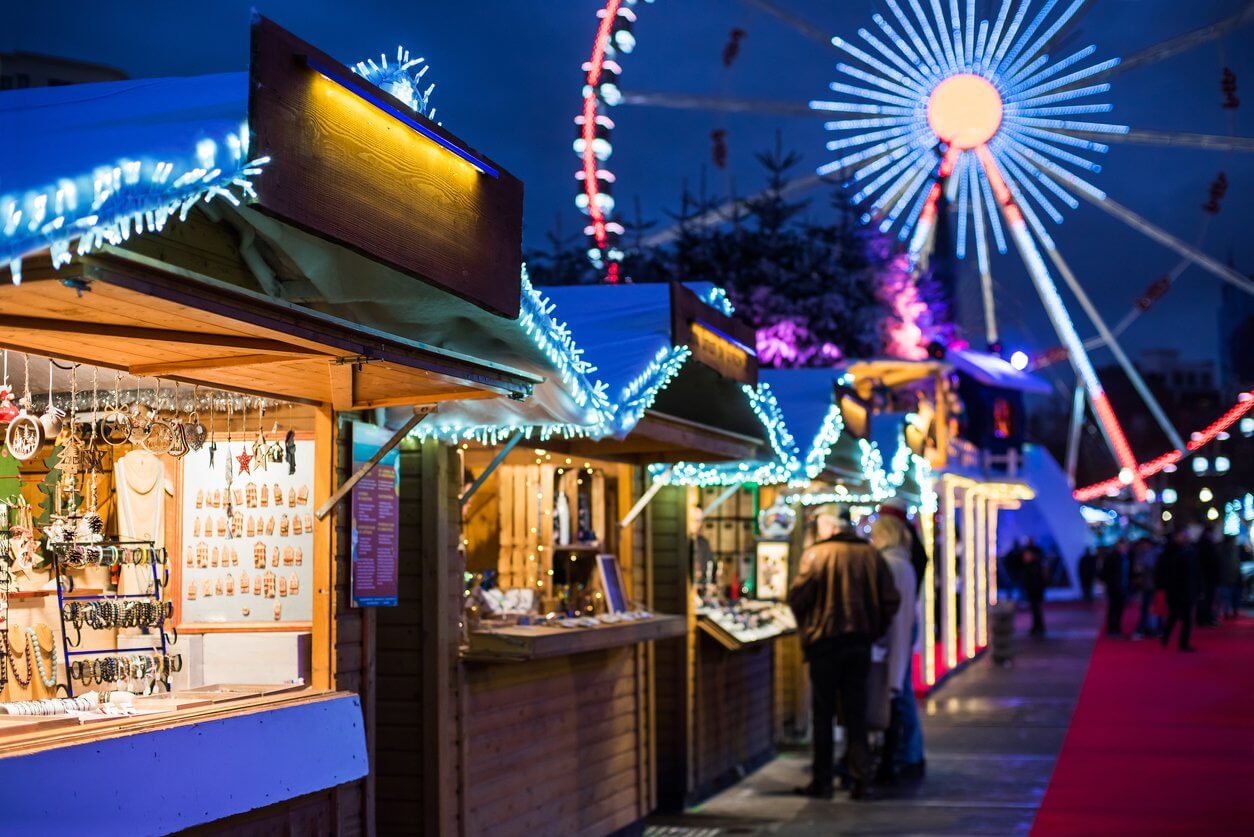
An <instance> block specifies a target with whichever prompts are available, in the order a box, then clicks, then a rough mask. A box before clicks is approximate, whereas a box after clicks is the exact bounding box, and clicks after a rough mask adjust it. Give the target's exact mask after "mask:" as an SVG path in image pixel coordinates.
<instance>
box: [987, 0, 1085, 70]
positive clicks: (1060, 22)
mask: <svg viewBox="0 0 1254 837" xmlns="http://www.w3.org/2000/svg"><path fill="white" fill-rule="evenodd" d="M1084 3H1085V0H1074V2H1073V3H1072V4H1071V5H1070V6H1068V7H1067V8H1066V10H1065V11H1064V12H1063V13H1062V14H1061V15H1059V16H1058V18H1057V19H1056V20H1055V21H1054V22H1053V23H1052V24H1050V26H1049V28H1048V29H1046V30H1045V31H1044V32H1042V33H1041V36H1040V37H1039V38H1037V39H1036V40H1035V41H1034V42H1033V43H1032V45H1031V46H1030V47H1028V48H1027V49H1025V50H1024V51H1023V52H1022V53H1021V54H1020V55H1019V60H1018V61H1016V62H1014V63H1013V64H1011V65H1010V69H1009V70H1007V71H1006V74H1007V75H1008V76H1011V77H1014V76H1015V75H1016V74H1017V73H1019V72H1020V71H1021V70H1022V69H1023V66H1024V65H1025V64H1027V63H1028V62H1029V61H1030V60H1032V58H1033V56H1035V55H1036V54H1037V53H1039V52H1040V51H1041V50H1042V49H1044V48H1045V47H1046V46H1047V45H1048V44H1049V42H1050V41H1051V40H1053V37H1054V36H1055V35H1057V34H1058V32H1059V30H1061V29H1062V28H1063V27H1064V26H1066V25H1067V23H1068V22H1069V21H1070V20H1071V18H1073V17H1074V16H1075V13H1076V12H1078V11H1080V7H1081V6H1083V5H1084ZM1048 8H1049V7H1047V8H1046V10H1043V11H1042V17H1044V14H1045V11H1047V10H1048Z"/></svg>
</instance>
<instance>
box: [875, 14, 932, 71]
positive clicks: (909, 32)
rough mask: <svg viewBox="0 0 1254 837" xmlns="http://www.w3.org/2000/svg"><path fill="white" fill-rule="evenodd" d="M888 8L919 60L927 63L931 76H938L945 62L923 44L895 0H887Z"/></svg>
mask: <svg viewBox="0 0 1254 837" xmlns="http://www.w3.org/2000/svg"><path fill="white" fill-rule="evenodd" d="M888 8H889V10H890V11H891V12H892V13H893V17H895V18H897V22H898V23H900V24H901V28H902V31H904V32H905V33H906V37H908V38H909V39H910V42H911V43H912V44H914V49H915V51H916V52H918V54H919V58H920V60H921V61H926V62H927V64H928V69H929V70H931V72H932V74H933V75H939V74H940V72H941V68H942V66H943V65H944V63H945V62H944V61H943V60H940V58H939V56H937V55H935V54H934V53H933V52H932V51H931V50H930V49H928V48H927V46H926V45H925V44H924V43H923V38H922V37H921V36H920V35H919V32H918V30H917V29H915V28H914V24H913V23H911V22H910V18H908V17H906V13H905V12H904V11H902V10H901V6H899V5H897V0H888ZM902 52H905V50H902ZM907 56H908V53H907Z"/></svg>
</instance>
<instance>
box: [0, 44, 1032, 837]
mask: <svg viewBox="0 0 1254 837" xmlns="http://www.w3.org/2000/svg"><path fill="white" fill-rule="evenodd" d="M252 37H253V44H252V64H251V67H250V70H249V72H248V73H244V74H226V75H221V76H210V77H201V78H194V79H167V80H158V81H153V82H144V83H136V82H117V83H113V84H110V85H106V86H105V87H107V88H108V89H107V90H101V89H85V88H58V89H47V90H39V91H22V92H19V93H5V94H0V95H3V96H5V97H8V101H7V104H9V105H10V110H11V112H13V113H15V114H17V115H18V118H20V119H24V120H26V121H25V122H23V130H22V131H20V132H19V134H20V141H19V142H18V144H17V145H16V146H15V148H14V152H13V156H12V157H10V156H9V155H8V152H7V151H6V157H5V158H4V159H3V160H0V166H3V172H2V173H3V175H4V177H5V179H4V182H5V183H6V184H8V185H6V189H11V190H12V191H11V192H9V193H6V195H4V196H0V212H2V213H3V214H2V215H0V221H2V222H3V224H0V229H2V231H3V235H0V262H2V263H4V264H6V265H7V266H8V267H7V274H8V278H9V279H11V280H12V281H11V283H9V284H7V285H4V286H3V287H0V347H3V349H4V350H5V364H6V365H5V370H4V373H5V380H4V384H5V386H6V387H8V388H9V389H8V392H7V394H3V395H0V422H3V423H4V425H5V434H6V439H5V449H4V451H3V453H2V454H0V509H3V513H4V515H5V516H6V518H7V519H6V520H5V521H3V522H4V523H5V524H6V526H5V528H6V537H5V540H4V543H3V544H0V546H2V547H3V550H2V551H3V553H4V554H5V556H6V566H7V569H8V570H9V577H8V578H7V579H6V583H5V585H4V587H3V594H4V595H3V597H2V599H3V606H4V609H3V612H2V613H0V618H3V622H4V625H3V627H4V628H5V630H4V631H2V632H0V634H2V635H3V638H4V641H5V643H6V647H5V648H4V649H3V658H2V659H0V663H2V664H3V665H0V672H2V673H4V675H5V682H4V683H3V689H4V691H3V692H0V709H3V710H4V711H3V712H2V713H0V772H5V771H8V772H11V773H12V774H13V775H17V774H19V773H20V774H23V775H26V774H27V773H28V772H29V771H31V770H44V769H45V768H49V767H51V766H52V765H54V764H60V763H61V762H62V760H64V759H73V760H77V761H82V760H84V759H86V760H88V761H91V760H92V759H97V760H99V759H103V760H104V762H102V764H103V763H106V762H107V764H108V769H109V770H118V769H125V765H126V764H128V763H132V762H134V763H136V764H138V763H140V762H143V763H144V764H145V765H147V766H146V767H145V768H144V769H145V770H151V768H152V764H153V763H154V759H155V760H156V763H157V764H159V765H160V771H159V772H161V773H163V774H168V775H181V774H187V773H188V772H189V771H194V770H196V767H195V765H197V764H200V763H203V762H204V761H205V760H206V759H208V760H211V762H212V763H213V764H215V765H219V766H220V767H221V769H220V775H221V776H223V777H238V778H242V779H245V780H246V783H247V784H248V792H247V793H236V792H232V793H226V792H223V793H215V792H213V790H212V789H207V788H204V787H198V786H195V785H194V783H183V784H181V785H179V788H181V792H182V791H185V792H186V794H188V795H189V796H188V799H189V800H190V798H191V797H190V795H193V794H203V793H208V794H209V797H210V798H212V799H213V803H212V804H210V805H191V804H190V803H189V804H182V803H180V802H178V801H177V800H175V804H172V805H169V806H163V808H162V810H161V811H160V812H158V813H157V814H155V815H154V816H155V817H156V818H155V819H154V820H153V821H152V822H150V823H146V824H145V828H146V829H147V830H151V831H153V832H166V831H173V830H176V829H180V828H186V827H190V826H195V825H203V824H206V823H214V824H215V826H218V825H220V826H222V827H227V826H231V827H234V826H242V825H244V824H246V823H248V822H260V821H261V820H262V819H263V818H265V819H266V821H270V820H273V819H275V818H277V819H280V820H285V821H287V822H297V821H300V822H317V823H320V824H322V825H324V826H325V829H324V830H327V831H331V830H336V829H345V830H351V829H354V828H363V829H365V830H369V829H371V828H374V827H376V826H377V827H378V828H379V829H381V830H385V831H390V830H415V829H420V830H425V831H427V832H428V833H480V832H482V831H484V830H486V829H489V828H491V829H494V830H496V831H500V832H506V831H514V832H517V833H524V832H536V831H558V832H561V833H569V834H578V833H586V834H600V833H607V832H612V831H615V830H618V829H621V828H626V827H629V826H631V825H632V824H633V823H636V822H638V821H639V820H640V819H642V818H643V817H644V816H646V815H647V814H649V813H650V812H652V811H653V810H656V809H657V808H658V807H659V806H663V807H665V806H677V805H683V804H686V803H689V802H692V801H693V800H695V799H699V798H700V797H701V796H703V795H705V794H708V793H709V792H711V791H712V790H714V789H716V788H717V787H719V786H720V785H721V784H723V783H725V782H726V781H728V780H729V779H731V778H732V777H735V776H737V775H740V774H741V773H742V772H743V771H744V770H746V769H752V767H753V766H755V765H756V764H759V763H761V762H762V761H763V760H764V759H765V758H767V757H768V756H769V755H770V754H771V753H772V752H773V751H774V748H775V746H776V745H777V743H778V742H780V741H781V740H783V739H785V738H789V737H795V736H799V735H803V734H804V733H805V729H806V724H807V720H806V708H805V706H806V703H807V701H806V697H805V695H806V692H805V685H804V682H803V679H802V664H801V658H800V652H799V647H798V646H797V643H796V639H795V636H794V631H795V626H794V625H793V623H792V620H791V614H790V613H789V611H788V610H787V608H786V607H785V606H784V605H783V603H782V602H783V600H784V598H785V594H786V590H787V583H788V580H789V579H790V578H791V576H792V574H793V572H795V566H796V561H797V558H798V556H799V554H800V551H801V550H802V549H803V548H804V546H805V545H806V538H807V528H808V527H807V526H806V525H805V524H806V523H807V520H806V511H805V510H806V509H807V508H810V507H812V506H814V505H818V504H820V503H839V504H845V505H851V506H854V507H856V508H858V509H859V510H860V511H862V512H863V513H865V514H870V513H873V512H874V509H875V507H876V506H877V505H878V504H880V503H882V502H884V501H886V500H889V499H890V498H899V499H903V500H905V501H906V503H907V504H908V505H909V507H910V510H911V514H912V516H914V517H916V518H917V521H918V525H919V527H920V529H921V531H922V533H923V536H924V538H925V541H926V543H927V545H928V548H929V551H931V550H932V548H933V544H936V548H937V549H938V550H939V551H938V553H937V554H938V555H939V557H938V559H937V561H935V562H933V566H934V567H935V570H934V572H935V574H936V576H935V580H936V582H937V584H936V585H935V586H934V585H933V584H932V577H931V576H929V578H928V580H927V581H926V582H925V586H926V589H928V590H931V591H933V593H932V595H933V599H929V600H928V601H939V602H940V604H939V606H938V609H939V616H938V618H937V619H936V620H933V618H932V616H931V614H932V612H933V608H932V607H931V606H930V605H926V606H925V608H924V611H925V614H927V616H926V618H925V621H924V624H925V625H928V626H929V627H927V629H926V630H925V632H924V639H923V641H922V648H921V653H922V655H923V657H924V659H925V664H924V666H923V667H922V670H923V671H924V674H923V679H924V682H925V683H929V684H930V683H932V682H935V679H936V677H937V676H938V672H939V669H938V668H936V667H933V668H930V669H929V668H928V667H927V663H926V661H931V660H932V659H933V657H934V656H937V657H938V658H939V659H940V660H941V663H943V665H944V666H952V664H953V663H951V662H950V660H951V658H953V657H954V655H955V654H961V655H962V656H964V657H970V656H972V655H973V654H974V653H975V651H977V650H978V648H979V647H980V646H981V645H982V644H983V643H984V642H985V639H984V636H985V634H984V632H985V631H986V630H987V624H988V623H987V618H986V616H985V615H984V614H985V613H986V606H987V604H988V603H991V602H994V601H995V600H996V596H997V592H996V580H995V579H996V573H995V570H994V569H991V567H992V565H993V563H995V562H991V561H990V556H992V555H994V554H995V553H996V535H995V530H996V521H997V517H998V515H997V510H998V509H999V508H1004V507H1009V506H1010V505H1012V504H1014V503H1017V502H1020V501H1021V500H1022V499H1025V498H1026V496H1027V493H1028V492H1027V490H1026V489H1022V488H1019V487H1016V486H1017V485H1018V483H1016V481H1015V480H1014V479H1013V478H1012V477H1013V475H1011V476H1008V477H1006V478H1004V479H999V480H998V481H996V482H993V481H990V480H989V479H988V478H987V475H986V473H985V469H984V468H982V467H981V468H977V469H975V471H968V472H963V474H957V473H955V474H947V473H946V468H947V462H948V459H947V458H948V456H949V453H950V448H951V445H950V436H951V435H952V433H951V430H952V425H953V424H954V422H953V419H952V416H953V413H954V412H956V411H959V410H960V405H961V399H960V398H959V395H958V393H957V390H956V388H955V385H954V377H953V375H954V372H953V370H954V365H953V364H952V363H950V362H942V361H936V362H927V363H922V364H916V365H911V364H900V363H896V364H894V363H883V362H878V361H866V362H859V363H851V364H847V365H846V366H845V367H842V368H841V369H839V370H770V371H765V372H762V373H759V370H758V367H757V359H756V354H755V351H754V342H755V341H754V335H753V333H752V330H750V329H749V328H748V327H747V326H746V325H744V324H743V323H742V322H740V321H739V320H738V319H737V318H736V317H735V312H734V310H733V309H732V306H731V305H730V303H729V302H728V301H727V299H726V297H725V295H723V294H722V292H721V291H719V290H718V289H717V288H715V287H713V286H711V285H705V284H697V283H694V284H685V285H681V284H678V283H672V284H670V285H639V286H631V285H625V286H616V287H562V288H546V289H538V288H535V287H533V286H532V285H531V283H530V282H529V281H528V279H527V277H526V274H525V271H524V272H523V274H522V275H521V277H520V275H519V250H520V242H521V184H520V183H519V182H518V181H517V180H516V179H514V178H513V177H512V176H510V175H509V173H508V172H506V171H505V170H504V169H503V168H501V167H500V166H499V165H497V164H496V163H494V162H493V161H492V160H491V159H490V158H489V157H488V156H486V155H484V154H482V153H481V152H479V151H477V150H475V149H474V148H472V147H471V146H469V145H468V144H466V143H465V142H463V141H462V140H461V139H459V138H458V137H456V136H454V135H453V134H451V133H449V132H448V131H447V130H445V129H444V128H442V127H441V126H439V125H437V124H436V123H434V122H433V121H431V120H430V119H429V118H428V114H427V112H426V110H425V108H426V106H427V104H428V103H427V102H426V99H425V97H417V96H413V95H412V93H413V91H414V84H413V81H414V78H413V73H414V70H413V66H412V65H411V64H407V63H405V62H401V63H400V64H399V65H397V67H399V69H397V68H393V69H392V70H390V71H389V73H382V72H381V71H380V68H379V66H378V65H365V64H363V65H358V66H357V67H356V68H354V69H351V70H350V69H349V68H348V67H346V66H344V65H341V64H338V63H337V62H335V61H334V59H332V58H330V57H329V56H326V55H324V54H322V53H320V52H319V51H318V50H316V49H315V48H314V47H312V46H310V45H308V44H304V43H301V42H300V41H298V40H297V39H295V38H294V36H292V35H291V34H290V33H287V32H284V31H283V30H281V29H279V28H278V27H277V26H275V25H274V24H272V23H270V22H269V21H266V20H264V19H257V20H256V21H255V22H254V26H253V31H252ZM407 74H408V75H407ZM93 87H96V88H99V86H93ZM105 92H107V93H108V94H109V95H107V96H105V95H101V94H102V93H105ZM114 124H125V125H130V126H133V127H132V128H128V129H127V130H125V131H116V130H113V129H112V128H111V127H110V126H112V125H114ZM398 127H400V128H403V130H398ZM315 135H316V136H317V137H318V140H317V142H316V144H315V143H313V142H311V137H313V136H315ZM367 158H368V159H371V160H374V161H376V162H375V164H374V165H372V166H362V165H361V164H360V161H361V160H362V159H367ZM10 175H12V176H10ZM401 206H405V207H413V208H415V209H414V211H409V210H407V211H406V212H397V211H396V208H397V207H401ZM419 210H420V211H419ZM467 231H473V232H470V233H468V232H467ZM19 282H20V284H19ZM67 338H68V339H67ZM938 498H939V499H938ZM938 513H939V516H937V514H938ZM961 515H967V516H969V517H970V521H968V522H967V523H966V524H965V525H964V526H962V527H961V534H960V535H959V527H958V525H957V524H956V523H955V522H954V521H955V520H956V519H957V517H958V516H961ZM964 520H965V518H964ZM959 537H961V538H962V539H963V543H964V544H968V548H966V549H965V550H963V552H962V557H961V558H960V559H959V558H957V557H956V555H957V550H956V548H955V547H954V544H956V542H957V539H958V538H959ZM979 556H983V557H982V558H981V557H979ZM983 579H987V582H984V581H982V580H983ZM964 590H975V591H977V595H976V596H971V595H965V596H962V597H961V599H959V593H960V591H964ZM937 626H939V628H938V627H937ZM938 643H939V644H938ZM936 647H939V648H941V649H942V651H941V652H940V653H939V654H938V655H934V654H933V651H932V649H933V648H936ZM955 662H956V660H955ZM258 721H261V722H262V723H258ZM259 729H261V730H263V731H261V732H258V730H259ZM207 741H212V743H211V744H210V743H205V742H207ZM87 744H90V746H91V748H92V750H91V753H87V752H86V751H85V750H84V749H83V746H78V745H87ZM311 748H315V749H311ZM315 753H316V757H315ZM527 765H544V771H543V774H544V775H543V780H542V781H541V780H537V778H536V776H535V775H533V774H532V773H531V772H530V771H528V770H525V769H521V768H523V767H525V766H527ZM52 769H56V768H55V767H52ZM222 781H224V782H225V781H227V779H226V778H223V780H222ZM230 781H231V782H232V783H233V784H232V786H233V787H234V782H235V779H234V778H232V779H231V780H230ZM223 787H225V786H223ZM149 790H150V789H148V788H146V787H144V786H141V785H134V786H129V785H128V786H123V785H118V786H114V785H108V786H96V787H93V788H92V789H91V791H90V801H91V802H93V803H96V804H98V805H99V806H100V808H101V809H102V810H138V809H146V808H147V807H148V806H146V804H145V800H146V799H147V798H148V797H147V794H148V793H149ZM84 793H86V791H84ZM166 798H167V799H175V797H174V796H171V795H170V793H167V794H166ZM58 804H59V797H58V796H57V795H56V794H54V793H52V792H49V793H47V794H30V795H28V796H26V797H24V798H23V799H22V800H20V804H17V805H16V806H15V807H13V809H12V810H13V811H14V816H15V820H14V821H15V822H31V823H34V822H38V821H42V820H43V819H44V818H46V817H47V816H49V815H50V813H51V812H52V811H53V810H55V806H56V805H58Z"/></svg>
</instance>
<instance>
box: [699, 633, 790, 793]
mask: <svg viewBox="0 0 1254 837" xmlns="http://www.w3.org/2000/svg"><path fill="white" fill-rule="evenodd" d="M774 661H775V643H774V642H766V643H763V644H761V645H758V646H755V647H751V648H747V649H744V650H741V651H729V650H727V649H726V648H724V647H723V646H722V645H720V644H719V643H718V642H716V641H715V640H714V639H712V638H711V637H709V636H708V635H706V634H704V633H701V634H700V636H698V638H697V662H696V683H695V700H694V713H693V715H694V717H693V722H692V723H693V728H694V739H695V742H694V748H693V771H692V772H693V784H692V789H691V792H690V796H691V797H693V798H700V797H704V796H707V795H709V794H710V793H713V792H714V791H716V790H720V789H721V788H723V787H725V786H726V785H728V784H730V783H731V782H733V781H735V780H736V779H738V778H739V777H740V776H742V775H743V770H744V769H752V768H754V767H757V766H758V765H760V764H761V763H762V762H764V761H765V760H766V759H767V758H768V757H769V756H770V755H771V754H772V753H773V752H774V746H775V734H774V733H775V729H774V715H775V713H774V708H775V707H774V701H775V688H774V687H775V676H774Z"/></svg>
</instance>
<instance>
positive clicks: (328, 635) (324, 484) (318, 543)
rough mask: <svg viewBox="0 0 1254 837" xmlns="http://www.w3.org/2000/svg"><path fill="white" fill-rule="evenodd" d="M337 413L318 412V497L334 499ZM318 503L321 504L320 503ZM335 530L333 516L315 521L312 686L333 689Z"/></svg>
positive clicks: (324, 408)
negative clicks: (332, 494)
mask: <svg viewBox="0 0 1254 837" xmlns="http://www.w3.org/2000/svg"><path fill="white" fill-rule="evenodd" d="M335 433H336V426H335V413H334V411H333V410H332V409H331V407H330V406H329V405H322V406H319V407H317V408H315V410H314V486H313V489H314V494H313V496H314V497H315V498H327V497H330V496H331V492H332V491H333V490H334V485H335ZM316 502H321V501H320V500H318V501H316ZM334 539H335V529H334V527H333V525H332V517H331V516H330V515H328V516H326V517H323V518H316V519H315V520H314V554H313V559H314V567H313V570H314V572H313V582H314V589H313V636H312V638H311V642H310V645H311V656H312V660H311V664H310V669H311V678H310V679H311V681H312V682H311V685H312V686H313V687H314V688H317V689H331V688H334V684H335V634H336V630H335V608H334V597H335V572H334V567H333V561H332V556H333V555H334V554H335V543H334Z"/></svg>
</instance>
